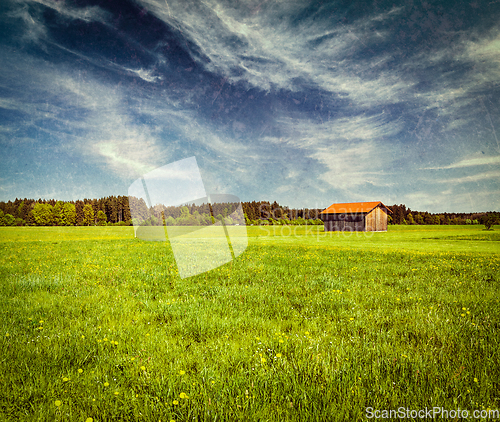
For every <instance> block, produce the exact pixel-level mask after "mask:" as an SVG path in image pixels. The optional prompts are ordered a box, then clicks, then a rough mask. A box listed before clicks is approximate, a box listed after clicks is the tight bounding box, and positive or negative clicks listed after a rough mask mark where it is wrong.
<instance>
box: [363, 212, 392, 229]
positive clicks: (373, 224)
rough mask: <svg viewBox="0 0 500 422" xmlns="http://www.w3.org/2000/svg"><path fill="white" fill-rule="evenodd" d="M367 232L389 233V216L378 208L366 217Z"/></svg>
mask: <svg viewBox="0 0 500 422" xmlns="http://www.w3.org/2000/svg"><path fill="white" fill-rule="evenodd" d="M365 221H366V231H369V232H372V231H373V232H380V231H387V214H386V213H385V212H384V211H383V210H382V209H381V208H380V207H377V208H375V209H374V210H372V212H370V213H369V214H367V215H366V217H365Z"/></svg>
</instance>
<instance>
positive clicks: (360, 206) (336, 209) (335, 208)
mask: <svg viewBox="0 0 500 422" xmlns="http://www.w3.org/2000/svg"><path fill="white" fill-rule="evenodd" d="M379 205H380V206H381V207H383V208H385V209H386V210H387V211H389V212H390V213H391V214H392V211H391V210H390V209H389V208H387V207H386V206H385V205H384V204H382V202H380V201H375V202H348V203H345V204H333V205H330V206H329V207H328V208H327V209H325V210H323V211H321V214H351V213H358V212H370V211H371V210H373V209H374V208H376V207H377V206H379Z"/></svg>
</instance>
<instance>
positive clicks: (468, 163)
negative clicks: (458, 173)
mask: <svg viewBox="0 0 500 422" xmlns="http://www.w3.org/2000/svg"><path fill="white" fill-rule="evenodd" d="M496 164H500V155H498V156H478V157H468V158H464V159H462V160H460V161H457V162H456V163H453V164H450V165H448V166H442V167H427V168H425V169H424V170H445V169H454V168H462V167H473V166H486V165H488V166H490V165H496Z"/></svg>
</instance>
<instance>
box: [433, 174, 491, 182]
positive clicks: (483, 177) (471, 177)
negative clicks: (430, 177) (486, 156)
mask: <svg viewBox="0 0 500 422" xmlns="http://www.w3.org/2000/svg"><path fill="white" fill-rule="evenodd" d="M489 179H496V181H497V182H498V183H499V184H500V171H487V172H483V173H477V174H473V175H469V176H464V177H455V178H450V179H438V180H436V182H438V183H448V184H450V183H452V184H462V183H471V182H479V181H482V180H489Z"/></svg>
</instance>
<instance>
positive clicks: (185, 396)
mask: <svg viewBox="0 0 500 422" xmlns="http://www.w3.org/2000/svg"><path fill="white" fill-rule="evenodd" d="M179 397H180V398H181V399H188V398H189V397H188V395H187V394H186V393H181V394H179Z"/></svg>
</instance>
